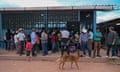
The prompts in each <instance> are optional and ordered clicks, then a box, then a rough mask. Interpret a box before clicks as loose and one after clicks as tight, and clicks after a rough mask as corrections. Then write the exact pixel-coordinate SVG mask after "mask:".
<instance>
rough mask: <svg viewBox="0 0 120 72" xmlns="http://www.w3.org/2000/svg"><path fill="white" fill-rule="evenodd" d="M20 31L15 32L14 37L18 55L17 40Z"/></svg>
mask: <svg viewBox="0 0 120 72" xmlns="http://www.w3.org/2000/svg"><path fill="white" fill-rule="evenodd" d="M17 35H18V31H16V32H15V35H14V43H15V48H16V53H18V49H19V48H18V39H17Z"/></svg>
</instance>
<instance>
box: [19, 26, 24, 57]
mask: <svg viewBox="0 0 120 72" xmlns="http://www.w3.org/2000/svg"><path fill="white" fill-rule="evenodd" d="M17 39H18V44H19V53H20V56H21V55H22V54H24V52H23V51H24V47H25V34H24V33H23V28H19V33H18V35H17Z"/></svg>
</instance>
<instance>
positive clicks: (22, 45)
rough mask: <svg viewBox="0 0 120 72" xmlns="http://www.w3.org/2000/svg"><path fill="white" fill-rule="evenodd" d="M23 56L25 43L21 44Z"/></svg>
mask: <svg viewBox="0 0 120 72" xmlns="http://www.w3.org/2000/svg"><path fill="white" fill-rule="evenodd" d="M21 43H22V44H21V54H24V41H22V42H21Z"/></svg>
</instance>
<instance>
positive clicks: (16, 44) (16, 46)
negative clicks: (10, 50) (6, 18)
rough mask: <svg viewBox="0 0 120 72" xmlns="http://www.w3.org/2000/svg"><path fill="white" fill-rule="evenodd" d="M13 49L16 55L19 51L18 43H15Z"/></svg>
mask: <svg viewBox="0 0 120 72" xmlns="http://www.w3.org/2000/svg"><path fill="white" fill-rule="evenodd" d="M15 48H16V53H18V50H19V48H18V43H15Z"/></svg>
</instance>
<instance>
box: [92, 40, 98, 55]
mask: <svg viewBox="0 0 120 72" xmlns="http://www.w3.org/2000/svg"><path fill="white" fill-rule="evenodd" d="M96 49H97V42H96V41H95V42H94V49H93V57H96Z"/></svg>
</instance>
